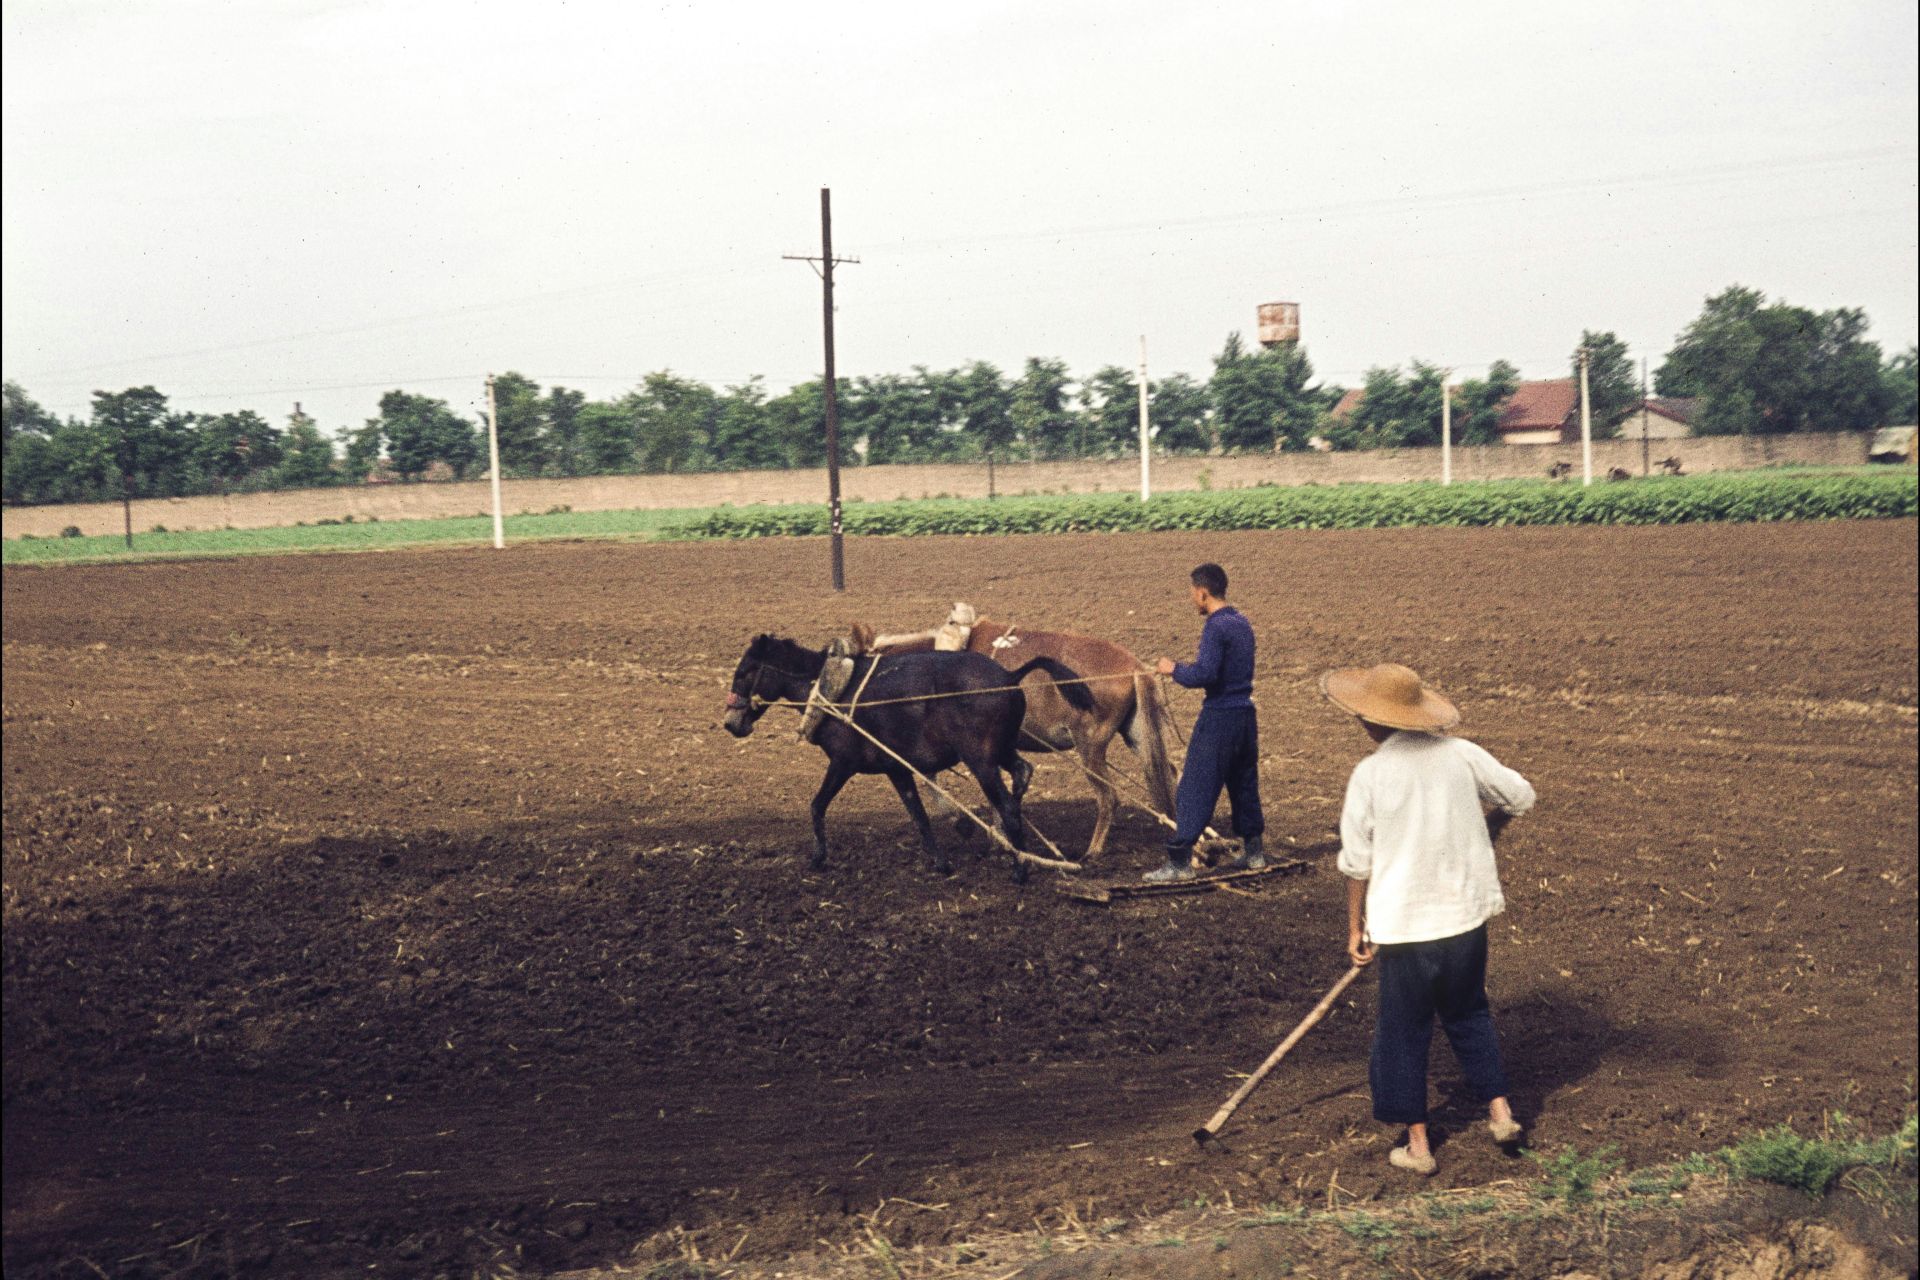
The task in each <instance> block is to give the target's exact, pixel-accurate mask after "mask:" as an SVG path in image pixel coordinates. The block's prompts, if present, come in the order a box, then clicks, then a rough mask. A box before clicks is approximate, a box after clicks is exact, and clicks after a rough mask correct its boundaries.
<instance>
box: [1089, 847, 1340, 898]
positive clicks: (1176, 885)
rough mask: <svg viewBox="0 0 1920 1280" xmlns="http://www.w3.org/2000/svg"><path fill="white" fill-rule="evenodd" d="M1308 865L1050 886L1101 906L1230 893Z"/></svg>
mask: <svg viewBox="0 0 1920 1280" xmlns="http://www.w3.org/2000/svg"><path fill="white" fill-rule="evenodd" d="M1311 865H1313V864H1311V863H1309V862H1307V861H1306V860H1305V859H1302V858H1293V859H1289V860H1288V861H1286V862H1269V863H1268V864H1267V865H1266V866H1264V867H1261V868H1260V869H1259V870H1258V871H1222V872H1219V873H1218V874H1215V875H1201V876H1196V877H1194V878H1193V879H1191V880H1174V881H1170V882H1168V883H1165V884H1146V883H1144V882H1141V881H1137V880H1132V881H1107V882H1101V881H1097V880H1062V881H1060V882H1058V883H1057V884H1056V885H1055V886H1054V889H1055V891H1056V892H1059V893H1063V894H1065V895H1066V896H1067V897H1069V898H1072V899H1074V900H1076V901H1078V902H1087V903H1092V904H1093V905H1095V906H1101V907H1104V906H1107V905H1109V904H1111V903H1115V902H1133V901H1136V900H1138V899H1141V898H1178V897H1185V896H1188V895H1191V894H1199V893H1212V892H1213V891H1214V890H1216V889H1224V890H1226V891H1228V892H1230V893H1231V892H1235V891H1239V892H1245V890H1244V889H1241V888H1240V886H1242V885H1244V884H1246V883H1247V882H1248V881H1249V880H1264V879H1266V878H1267V877H1268V876H1277V875H1290V874H1292V873H1293V872H1296V871H1305V870H1306V869H1307V868H1308V867H1309V866H1311Z"/></svg>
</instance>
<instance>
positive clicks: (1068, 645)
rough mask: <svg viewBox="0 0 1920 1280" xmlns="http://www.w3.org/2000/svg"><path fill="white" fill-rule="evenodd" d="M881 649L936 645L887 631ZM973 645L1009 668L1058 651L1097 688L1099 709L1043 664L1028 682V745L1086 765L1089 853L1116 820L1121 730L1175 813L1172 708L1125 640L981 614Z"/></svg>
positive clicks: (1101, 845)
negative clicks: (1113, 773) (1062, 685)
mask: <svg viewBox="0 0 1920 1280" xmlns="http://www.w3.org/2000/svg"><path fill="white" fill-rule="evenodd" d="M882 641H883V642H882V643H881V644H879V645H878V647H877V648H876V649H875V652H878V653H915V652H920V651H924V650H928V649H932V648H933V647H934V639H933V633H931V632H926V633H918V634H914V635H908V636H885V637H882ZM967 649H968V651H969V652H972V653H982V654H985V655H986V656H987V657H989V658H992V659H993V660H994V661H995V662H997V663H999V664H1000V665H1001V666H1002V667H1005V668H1006V669H1007V670H1009V671H1013V670H1017V669H1018V668H1019V667H1021V666H1022V665H1024V664H1025V663H1027V662H1029V661H1031V660H1032V659H1034V658H1052V659H1053V660H1054V661H1056V662H1061V663H1064V664H1066V665H1067V666H1069V667H1072V668H1073V669H1074V670H1075V671H1077V672H1079V673H1080V675H1081V677H1082V678H1083V679H1084V680H1085V681H1086V689H1087V692H1089V693H1091V694H1092V695H1093V702H1094V705H1093V709H1092V710H1091V711H1079V710H1076V709H1075V708H1074V707H1072V706H1070V705H1068V703H1067V700H1066V699H1065V698H1063V697H1061V696H1060V690H1059V689H1058V688H1056V687H1055V686H1054V683H1053V681H1051V680H1049V679H1047V677H1046V676H1045V675H1044V674H1042V673H1039V672H1036V673H1034V674H1033V675H1031V676H1029V677H1028V678H1027V679H1026V681H1025V682H1024V684H1023V686H1022V687H1023V688H1024V689H1025V690H1026V694H1027V719H1026V723H1025V725H1024V726H1023V732H1022V733H1021V736H1020V749H1021V750H1022V751H1076V752H1078V753H1079V755H1080V762H1081V763H1082V764H1084V765H1085V766H1086V768H1087V775H1088V777H1087V781H1088V782H1089V783H1090V784H1091V785H1092V787H1093V794H1094V800H1095V802H1096V804H1097V805H1098V813H1097V815H1096V817H1095V819H1094V824H1093V838H1092V839H1091V840H1089V841H1088V842H1087V852H1086V856H1087V857H1088V858H1096V857H1098V856H1099V855H1100V854H1101V852H1102V851H1104V850H1105V849H1106V847H1107V831H1108V828H1110V827H1111V826H1112V825H1113V813H1114V808H1115V792H1114V787H1113V783H1112V782H1111V781H1109V779H1108V774H1107V748H1108V747H1109V746H1110V745H1111V744H1112V742H1113V739H1114V736H1115V735H1116V734H1117V735H1119V736H1120V737H1121V738H1122V739H1123V740H1125V742H1126V744H1127V745H1128V746H1129V747H1132V748H1133V750H1134V753H1135V754H1136V755H1138V756H1139V757H1140V759H1141V762H1142V763H1143V764H1144V765H1145V766H1146V772H1147V794H1148V796H1149V798H1150V799H1151V800H1152V802H1153V805H1154V807H1155V808H1156V809H1158V810H1160V812H1161V813H1164V814H1166V815H1167V816H1168V817H1172V816H1173V789H1174V775H1173V765H1172V763H1171V762H1170V761H1169V760H1168V759H1167V743H1166V724H1167V708H1166V703H1165V701H1164V700H1163V699H1162V697H1161V693H1160V686H1159V685H1158V684H1157V683H1155V681H1154V678H1153V673H1152V672H1151V671H1149V670H1148V669H1147V668H1146V666H1145V665H1144V664H1142V663H1141V661H1140V660H1139V659H1138V658H1136V657H1134V656H1133V655H1132V654H1131V653H1129V652H1127V650H1126V649H1124V648H1122V647H1121V646H1120V645H1117V644H1114V643H1112V642H1111V641H1108V640H1098V639H1095V638H1094V637H1093V636H1082V635H1075V634H1074V633H1073V632H1071V631H1029V630H1027V629H1026V628H1025V627H1013V628H1009V627H1007V626H1006V625H1005V624H1003V623H998V622H994V621H992V620H990V619H986V618H982V619H980V620H979V621H978V622H976V623H974V625H973V631H972V634H971V635H969V636H968V638H967Z"/></svg>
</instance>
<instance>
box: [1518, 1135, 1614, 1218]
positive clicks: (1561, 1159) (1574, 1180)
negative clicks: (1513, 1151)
mask: <svg viewBox="0 0 1920 1280" xmlns="http://www.w3.org/2000/svg"><path fill="white" fill-rule="evenodd" d="M1613 1152H1614V1148H1612V1147H1602V1148H1600V1149H1599V1150H1598V1151H1596V1152H1594V1153H1593V1154H1592V1155H1590V1156H1583V1155H1581V1154H1580V1150H1579V1148H1578V1147H1574V1146H1568V1147H1567V1148H1566V1149H1565V1150H1563V1151H1561V1152H1560V1154H1559V1155H1555V1156H1543V1155H1541V1154H1539V1153H1538V1152H1534V1151H1529V1152H1527V1158H1528V1159H1529V1160H1531V1161H1533V1162H1534V1163H1535V1164H1537V1165H1539V1166H1540V1172H1541V1175H1542V1176H1541V1179H1540V1185H1539V1186H1538V1187H1537V1188H1535V1194H1536V1195H1538V1196H1539V1197H1540V1198H1541V1199H1543V1200H1562V1201H1565V1202H1566V1203H1567V1204H1585V1203H1586V1202H1587V1201H1589V1200H1591V1199H1593V1189H1594V1188H1595V1187H1596V1186H1598V1185H1599V1184H1600V1182H1601V1181H1602V1180H1603V1179H1605V1178H1606V1177H1607V1175H1608V1174H1610V1173H1612V1172H1613V1171H1614V1170H1616V1169H1618V1168H1619V1167H1620V1162H1619V1161H1618V1160H1615V1159H1613Z"/></svg>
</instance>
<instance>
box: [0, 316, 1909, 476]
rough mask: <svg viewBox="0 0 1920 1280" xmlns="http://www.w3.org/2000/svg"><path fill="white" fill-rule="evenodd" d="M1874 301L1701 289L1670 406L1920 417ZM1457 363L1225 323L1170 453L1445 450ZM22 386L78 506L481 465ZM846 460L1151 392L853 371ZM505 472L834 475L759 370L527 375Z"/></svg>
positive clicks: (516, 390)
mask: <svg viewBox="0 0 1920 1280" xmlns="http://www.w3.org/2000/svg"><path fill="white" fill-rule="evenodd" d="M1866 331H1867V320H1866V316H1865V315H1864V313H1862V312H1860V311H1858V310H1851V309H1840V310H1835V311H1828V312H1813V311H1810V310H1807V309H1805V308H1801V307H1794V306H1790V305H1788V304H1787V303H1785V302H1774V303H1769V302H1768V301H1767V300H1766V298H1765V297H1764V296H1763V295H1762V294H1760V293H1759V292H1757V291H1755V290H1752V289H1746V288H1741V287H1738V286H1735V287H1733V288H1730V289H1727V290H1725V291H1723V292H1722V293H1720V294H1717V295H1715V296H1714V297H1711V298H1709V299H1707V302H1706V305H1705V306H1704V308H1703V309H1702V311H1701V314H1700V316H1699V317H1698V318H1697V319H1695V320H1694V321H1693V323H1692V324H1690V325H1689V326H1688V327H1687V329H1686V330H1685V331H1684V332H1682V333H1681V335H1680V337H1679V338H1678V340H1677V341H1676V342H1675V344H1674V346H1673V349H1672V350H1670V351H1669V352H1668V353H1667V355H1666V358H1665V360H1664V361H1663V362H1662V363H1661V365H1660V368H1659V371H1658V373H1657V375H1656V378H1655V386H1656V388H1657V390H1658V392H1659V394H1660V395H1662V396H1687V397H1698V398H1699V399H1700V401H1701V408H1700V412H1699V414H1698V416H1697V418H1696V420H1695V430H1696V431H1699V432H1701V433H1703V434H1740V433H1765V432H1786V431H1835V430H1865V429H1870V428H1873V427H1876V426H1881V425H1885V424H1888V423H1909V422H1912V421H1914V418H1915V399H1916V391H1915V386H1916V381H1915V363H1916V362H1915V351H1914V348H1912V347H1909V348H1908V349H1907V350H1906V351H1905V352H1902V353H1900V354H1898V355H1896V356H1893V357H1891V358H1886V357H1883V355H1882V352H1881V349H1880V347H1879V345H1878V344H1877V343H1874V342H1872V341H1870V340H1868V338H1867V337H1866ZM1581 348H1584V349H1585V350H1586V351H1587V352H1588V358H1589V386H1590V389H1591V397H1592V406H1593V422H1594V430H1595V434H1596V435H1598V436H1600V437H1602V438H1604V437H1607V436H1611V435H1615V434H1617V433H1618V431H1619V428H1620V424H1621V423H1622V422H1623V421H1624V420H1625V419H1626V418H1627V416H1628V415H1629V414H1630V413H1631V412H1632V410H1633V407H1634V405H1636V404H1637V403H1638V400H1639V379H1638V377H1637V376H1636V374H1635V371H1634V367H1633V362H1632V360H1631V358H1630V356H1629V354H1628V349H1627V346H1626V344H1625V343H1624V342H1622V341H1621V340H1620V339H1619V338H1618V337H1617V336H1615V335H1614V334H1612V333H1606V332H1595V331H1587V332H1584V333H1582V334H1581V337H1580V342H1579V343H1578V344H1577V346H1576V348H1575V351H1574V353H1573V355H1572V356H1571V357H1570V363H1569V368H1570V371H1577V367H1578V356H1579V351H1580V349H1581ZM1446 380H1447V374H1446V371H1445V370H1444V369H1442V368H1441V367H1440V366H1439V365H1437V364H1433V363H1429V362H1426V361H1421V360H1414V361H1412V362H1411V364H1410V365H1409V366H1408V367H1407V368H1406V369H1404V370H1403V369H1401V368H1399V367H1397V366H1394V367H1385V366H1383V367H1378V368H1374V369H1371V370H1369V371H1368V372H1367V374H1366V377H1365V379H1364V381H1363V383H1362V385H1361V390H1363V391H1364V395H1363V397H1361V399H1360V401H1359V403H1358V405H1357V406H1356V407H1354V408H1353V410H1352V412H1350V413H1346V414H1340V415H1336V414H1335V413H1334V409H1335V406H1336V405H1337V404H1338V403H1339V402H1340V400H1341V398H1342V396H1343V395H1344V394H1345V390H1346V389H1345V388H1343V387H1340V386H1338V385H1333V384H1325V383H1316V382H1315V379H1314V372H1313V365H1312V362H1311V360H1310V359H1309V358H1308V355H1307V352H1306V350H1305V349H1304V348H1302V347H1299V346H1282V347H1275V348H1271V349H1261V348H1257V347H1249V346H1248V345H1247V344H1246V343H1244V342H1243V341H1242V339H1241V337H1240V335H1239V334H1238V333H1234V334H1230V335H1228V337H1227V340H1226V343H1225V345H1224V346H1223V347H1222V349H1221V351H1220V353H1219V354H1218V355H1216V356H1214V357H1213V369H1212V373H1211V376H1210V377H1208V379H1207V380H1206V381H1204V382H1202V381H1199V380H1196V379H1194V378H1192V377H1190V376H1188V375H1187V374H1184V373H1175V374H1171V375H1169V376H1168V377H1165V378H1162V379H1160V380H1158V381H1154V382H1151V383H1150V384H1149V387H1148V404H1149V414H1150V419H1151V422H1152V425H1153V432H1154V448H1155V450H1156V451H1158V452H1163V453H1211V452H1227V453H1242V452H1268V451H1274V450H1287V449H1306V448H1332V449H1363V448H1382V447H1406V446H1419V445H1430V444H1437V443H1438V442H1439V438H1440V422H1441V398H1442V388H1443V386H1444V384H1445V383H1446ZM1519 382H1520V375H1519V370H1518V369H1517V368H1516V367H1515V366H1514V365H1513V364H1511V363H1509V362H1507V361H1504V360H1499V361H1495V362H1494V363H1493V365H1492V366H1491V367H1490V368H1489V369H1488V370H1487V372H1486V373H1485V375H1484V376H1482V377H1480V378H1474V379H1469V380H1466V381H1464V382H1460V383H1457V384H1455V386H1454V390H1453V430H1454V438H1455V439H1456V441H1458V442H1459V443H1462V444H1478V443H1486V442H1489V441H1492V440H1493V439H1495V424H1496V423H1497V421H1498V419H1499V416H1500V410H1501V407H1502V406H1503V404H1504V403H1505V402H1506V400H1507V398H1508V397H1509V396H1511V395H1512V394H1513V391H1514V388H1515V387H1516V386H1517V385H1518V384H1519ZM4 389H5V405H4V409H5V460H4V485H3V486H0V487H3V489H4V494H3V496H4V500H5V501H6V502H8V503H14V504H27V503H50V502H84V501H98V500H103V499H112V498H118V497H120V496H122V493H123V492H124V493H126V494H128V495H131V496H134V497H180V496H186V495H190V494H202V493H221V492H244V491H253V490H261V489H291V488H312V487H317V486H323V485H330V484H358V483H363V482H365V481H367V480H368V479H370V478H371V479H377V480H384V479H391V480H397V481H401V482H410V481H418V480H421V479H424V478H431V477H435V476H441V475H444V476H449V477H452V478H455V479H461V478H465V477H467V476H470V475H473V474H476V473H477V472H481V471H483V469H484V465H485V458H486V443H485V441H486V435H485V429H486V423H485V419H484V417H482V418H480V419H479V420H478V421H475V420H474V419H473V418H469V417H466V416H463V415H461V414H459V413H457V412H455V411H454V410H453V409H452V408H450V407H449V406H448V404H447V403H446V401H444V400H440V399H435V398H432V397H430V396H425V395H419V394H415V393H412V392H407V391H403V390H393V391H389V392H387V393H386V394H384V395H382V396H381V397H380V401H379V413H378V415H377V416H375V417H372V418H368V419H367V420H366V421H365V422H364V423H362V424H361V425H360V426H358V427H351V428H346V429H344V430H341V431H340V432H338V433H337V435H336V436H329V435H328V434H326V433H325V432H323V431H322V430H321V429H320V426H319V424H318V423H316V422H315V421H314V420H313V419H312V418H311V417H310V416H308V415H306V414H304V413H301V412H299V411H298V409H297V408H296V411H295V412H294V413H293V414H292V415H291V416H290V417H289V418H288V419H287V420H286V423H285V425H284V426H280V425H276V424H274V423H272V422H270V421H268V420H267V419H265V418H263V417H261V416H260V415H259V414H258V413H255V412H254V411H252V410H250V409H243V410H239V411H237V412H231V413H219V414H210V413H196V412H190V411H181V410H177V409H175V408H174V407H173V406H171V405H170V404H169V402H168V399H167V397H166V396H165V395H164V394H163V393H161V392H160V391H159V390H157V389H155V388H154V387H151V386H144V387H131V388H128V389H126V390H123V391H115V392H107V391H98V392H95V393H94V395H93V404H92V412H91V414H90V415H89V416H88V417H87V418H84V419H81V418H68V419H65V420H61V419H59V418H57V417H56V416H55V415H53V414H50V413H48V412H47V411H46V410H44V409H43V408H42V407H41V406H40V405H39V404H38V403H36V402H35V401H34V400H33V398H32V397H31V396H30V395H29V394H28V393H27V391H26V390H25V389H24V388H22V387H21V386H19V385H18V384H16V383H14V382H12V381H7V382H6V383H5V384H4ZM836 390H837V393H838V397H837V398H838V403H839V409H840V419H841V438H842V440H843V442H844V445H845V449H844V454H845V456H844V457H843V458H842V461H843V462H844V463H845V464H846V465H850V466H857V465H862V464H864V465H876V464H881V463H902V462H974V461H1012V460H1028V459H1033V460H1056V459H1082V458H1085V459H1097V458H1113V457H1124V456H1130V455H1131V454H1132V453H1133V452H1134V451H1135V449H1136V448H1137V439H1138V418H1137V415H1138V404H1139V389H1138V386H1137V384H1136V382H1135V379H1134V375H1133V373H1132V372H1131V371H1129V370H1127V369H1123V368H1121V367H1119V366H1117V365H1108V366H1106V367H1104V368H1101V369H1098V370H1096V371H1095V372H1093V373H1092V374H1090V375H1088V376H1085V377H1080V378H1075V377H1074V376H1073V375H1072V373H1071V372H1070V371H1069V370H1068V368H1067V365H1066V364H1065V362H1063V361H1060V360H1052V359H1040V358H1033V359H1029V360H1027V362H1026V364H1025V365H1024V367H1022V368H1021V369H1020V370H1019V371H1017V372H1016V373H1013V374H1011V375H1009V374H1008V373H1005V372H1003V371H1002V370H1001V369H999V368H998V367H997V366H995V365H993V364H990V363H988V362H986V361H983V360H976V361H973V362H971V363H968V364H965V365H962V366H961V367H959V368H955V369H945V370H938V369H929V368H927V367H925V366H915V367H914V369H913V371H912V372H911V373H907V374H882V375H878V376H873V377H859V378H842V379H839V380H838V381H837V383H836ZM494 403H495V406H496V411H497V413H498V415H499V422H498V434H499V441H500V456H501V469H502V472H503V474H506V475H510V476H581V475H609V474H625V473H636V472H641V473H671V472H697V471H728V470H759V469H780V468H797V467H818V466H822V465H824V464H825V460H826V459H825V449H826V443H825V436H824V432H823V430H822V424H823V422H824V420H825V394H824V387H823V384H822V383H821V382H820V381H819V380H815V381H812V382H805V383H801V384H800V385H798V386H796V387H793V388H792V389H790V390H788V391H785V392H783V393H781V394H779V395H774V394H771V393H770V392H769V391H768V389H767V388H766V386H765V385H764V383H763V381H762V379H760V378H758V377H754V378H751V379H749V380H747V381H746V382H744V383H742V384H739V385H737V386H729V387H725V388H722V389H719V390H716V389H714V388H713V387H711V386H708V385H707V384H705V383H702V382H699V381H697V380H694V379H690V378H684V377H681V376H679V375H677V374H674V373H672V372H671V371H664V370H663V371H661V372H658V373H651V374H648V375H647V376H646V377H645V378H643V379H642V380H641V382H640V384H639V385H638V386H637V387H635V388H633V389H632V390H630V391H628V392H627V393H626V394H624V395H622V396H619V397H617V398H614V399H610V400H589V399H588V398H587V396H586V394H585V393H584V392H581V391H578V390H574V389H572V388H568V387H562V386H554V387H547V388H543V387H541V386H540V385H539V384H538V383H537V382H535V381H534V380H533V379H531V378H529V377H527V376H525V375H523V374H520V373H506V374H503V375H501V376H500V377H498V378H496V379H495V384H494Z"/></svg>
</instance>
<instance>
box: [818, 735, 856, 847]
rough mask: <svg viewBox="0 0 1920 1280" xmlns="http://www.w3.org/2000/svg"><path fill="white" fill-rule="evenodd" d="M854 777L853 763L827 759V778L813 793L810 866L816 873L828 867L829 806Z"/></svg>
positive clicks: (833, 757) (831, 757) (832, 758)
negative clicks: (811, 856) (811, 857)
mask: <svg viewBox="0 0 1920 1280" xmlns="http://www.w3.org/2000/svg"><path fill="white" fill-rule="evenodd" d="M852 776H853V764H852V762H850V761H847V760H842V759H840V758H839V757H838V756H829V757H828V758H827V776H826V777H824V778H822V779H820V789H819V790H818V791H816V792H814V793H813V861H812V862H811V863H810V864H809V865H810V866H812V868H813V869H814V870H815V871H818V870H819V869H820V868H822V867H824V866H826V865H827V806H828V805H830V804H832V803H833V798H834V797H835V796H837V795H839V794H840V788H842V787H844V786H846V785H847V779H848V778H851V777H852Z"/></svg>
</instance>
